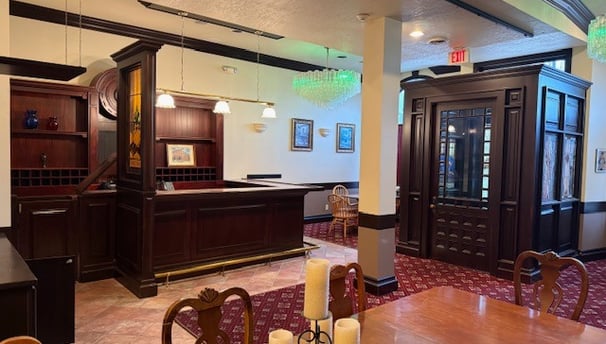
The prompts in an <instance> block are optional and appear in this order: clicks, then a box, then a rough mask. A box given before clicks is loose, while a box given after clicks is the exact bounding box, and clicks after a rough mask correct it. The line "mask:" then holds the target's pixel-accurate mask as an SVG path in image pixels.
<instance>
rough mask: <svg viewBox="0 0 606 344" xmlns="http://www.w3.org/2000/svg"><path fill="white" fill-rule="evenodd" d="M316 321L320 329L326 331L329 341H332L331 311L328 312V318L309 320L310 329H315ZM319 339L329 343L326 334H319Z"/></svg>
mask: <svg viewBox="0 0 606 344" xmlns="http://www.w3.org/2000/svg"><path fill="white" fill-rule="evenodd" d="M316 322H317V323H318V325H320V331H323V332H326V333H328V337H330V339H331V342H332V313H331V312H328V318H327V319H324V320H312V321H311V326H310V328H311V330H312V331H314V332H315V331H316ZM320 341H321V342H322V343H329V341H328V340H327V339H326V335H325V334H322V336H320Z"/></svg>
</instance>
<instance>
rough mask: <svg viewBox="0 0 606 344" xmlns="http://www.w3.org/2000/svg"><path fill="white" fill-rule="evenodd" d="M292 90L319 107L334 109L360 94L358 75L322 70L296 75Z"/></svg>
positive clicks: (353, 72) (348, 72) (346, 71)
mask: <svg viewBox="0 0 606 344" xmlns="http://www.w3.org/2000/svg"><path fill="white" fill-rule="evenodd" d="M292 86H293V89H294V90H295V92H296V93H297V94H298V95H300V96H301V97H303V98H305V99H307V100H309V101H311V102H312V103H314V104H316V105H318V106H321V107H328V108H330V107H334V106H337V105H340V104H342V103H343V102H344V101H346V100H347V99H349V98H351V97H353V96H354V95H356V94H358V93H360V90H361V84H360V73H358V72H355V71H353V70H335V69H324V70H315V71H310V72H305V73H299V74H297V75H296V76H295V77H294V79H293V82H292Z"/></svg>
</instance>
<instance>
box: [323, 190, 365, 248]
mask: <svg viewBox="0 0 606 344" xmlns="http://www.w3.org/2000/svg"><path fill="white" fill-rule="evenodd" d="M328 203H329V204H330V209H331V215H332V221H331V222H330V226H329V227H328V231H329V232H330V231H332V230H333V229H334V227H335V226H337V225H341V226H343V238H346V237H347V227H357V226H358V206H357V205H351V204H349V202H348V201H347V199H346V198H344V197H342V196H339V195H335V194H330V195H328Z"/></svg>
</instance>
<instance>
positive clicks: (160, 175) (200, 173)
mask: <svg viewBox="0 0 606 344" xmlns="http://www.w3.org/2000/svg"><path fill="white" fill-rule="evenodd" d="M156 179H157V180H163V181H167V182H180V181H208V180H216V179H217V168H215V167H157V168H156Z"/></svg>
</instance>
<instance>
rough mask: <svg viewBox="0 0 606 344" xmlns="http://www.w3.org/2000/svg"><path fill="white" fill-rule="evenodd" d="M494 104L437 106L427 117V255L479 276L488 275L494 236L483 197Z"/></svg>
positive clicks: (487, 180) (488, 174)
mask: <svg viewBox="0 0 606 344" xmlns="http://www.w3.org/2000/svg"><path fill="white" fill-rule="evenodd" d="M495 102H496V99H495V98H492V99H475V100H467V101H457V102H444V103H437V104H434V105H435V106H434V107H433V109H434V110H433V114H432V116H433V119H434V120H433V123H434V130H435V131H434V135H433V140H434V142H433V150H432V172H433V173H432V183H431V185H432V187H431V190H430V197H431V198H430V208H431V211H430V221H429V223H430V226H431V230H430V235H431V247H430V252H431V253H430V254H431V256H432V257H434V258H437V259H440V260H444V261H448V262H451V263H455V264H458V265H464V266H469V267H473V268H476V269H481V270H489V264H490V257H489V256H490V252H491V249H492V246H491V245H493V244H494V243H493V242H492V241H493V239H491V238H493V234H494V233H493V232H494V231H496V230H497V228H494V226H491V217H492V216H495V213H496V212H495V211H493V210H492V204H491V202H490V199H491V197H489V196H490V193H491V192H492V190H491V188H490V178H491V165H492V163H493V161H492V159H493V156H492V155H491V152H493V149H492V148H493V147H491V144H492V141H493V137H494V132H493V131H494V128H493V119H494V117H495V116H494V114H493V109H494V108H495ZM496 214H498V213H496ZM496 216H498V215H496Z"/></svg>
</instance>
